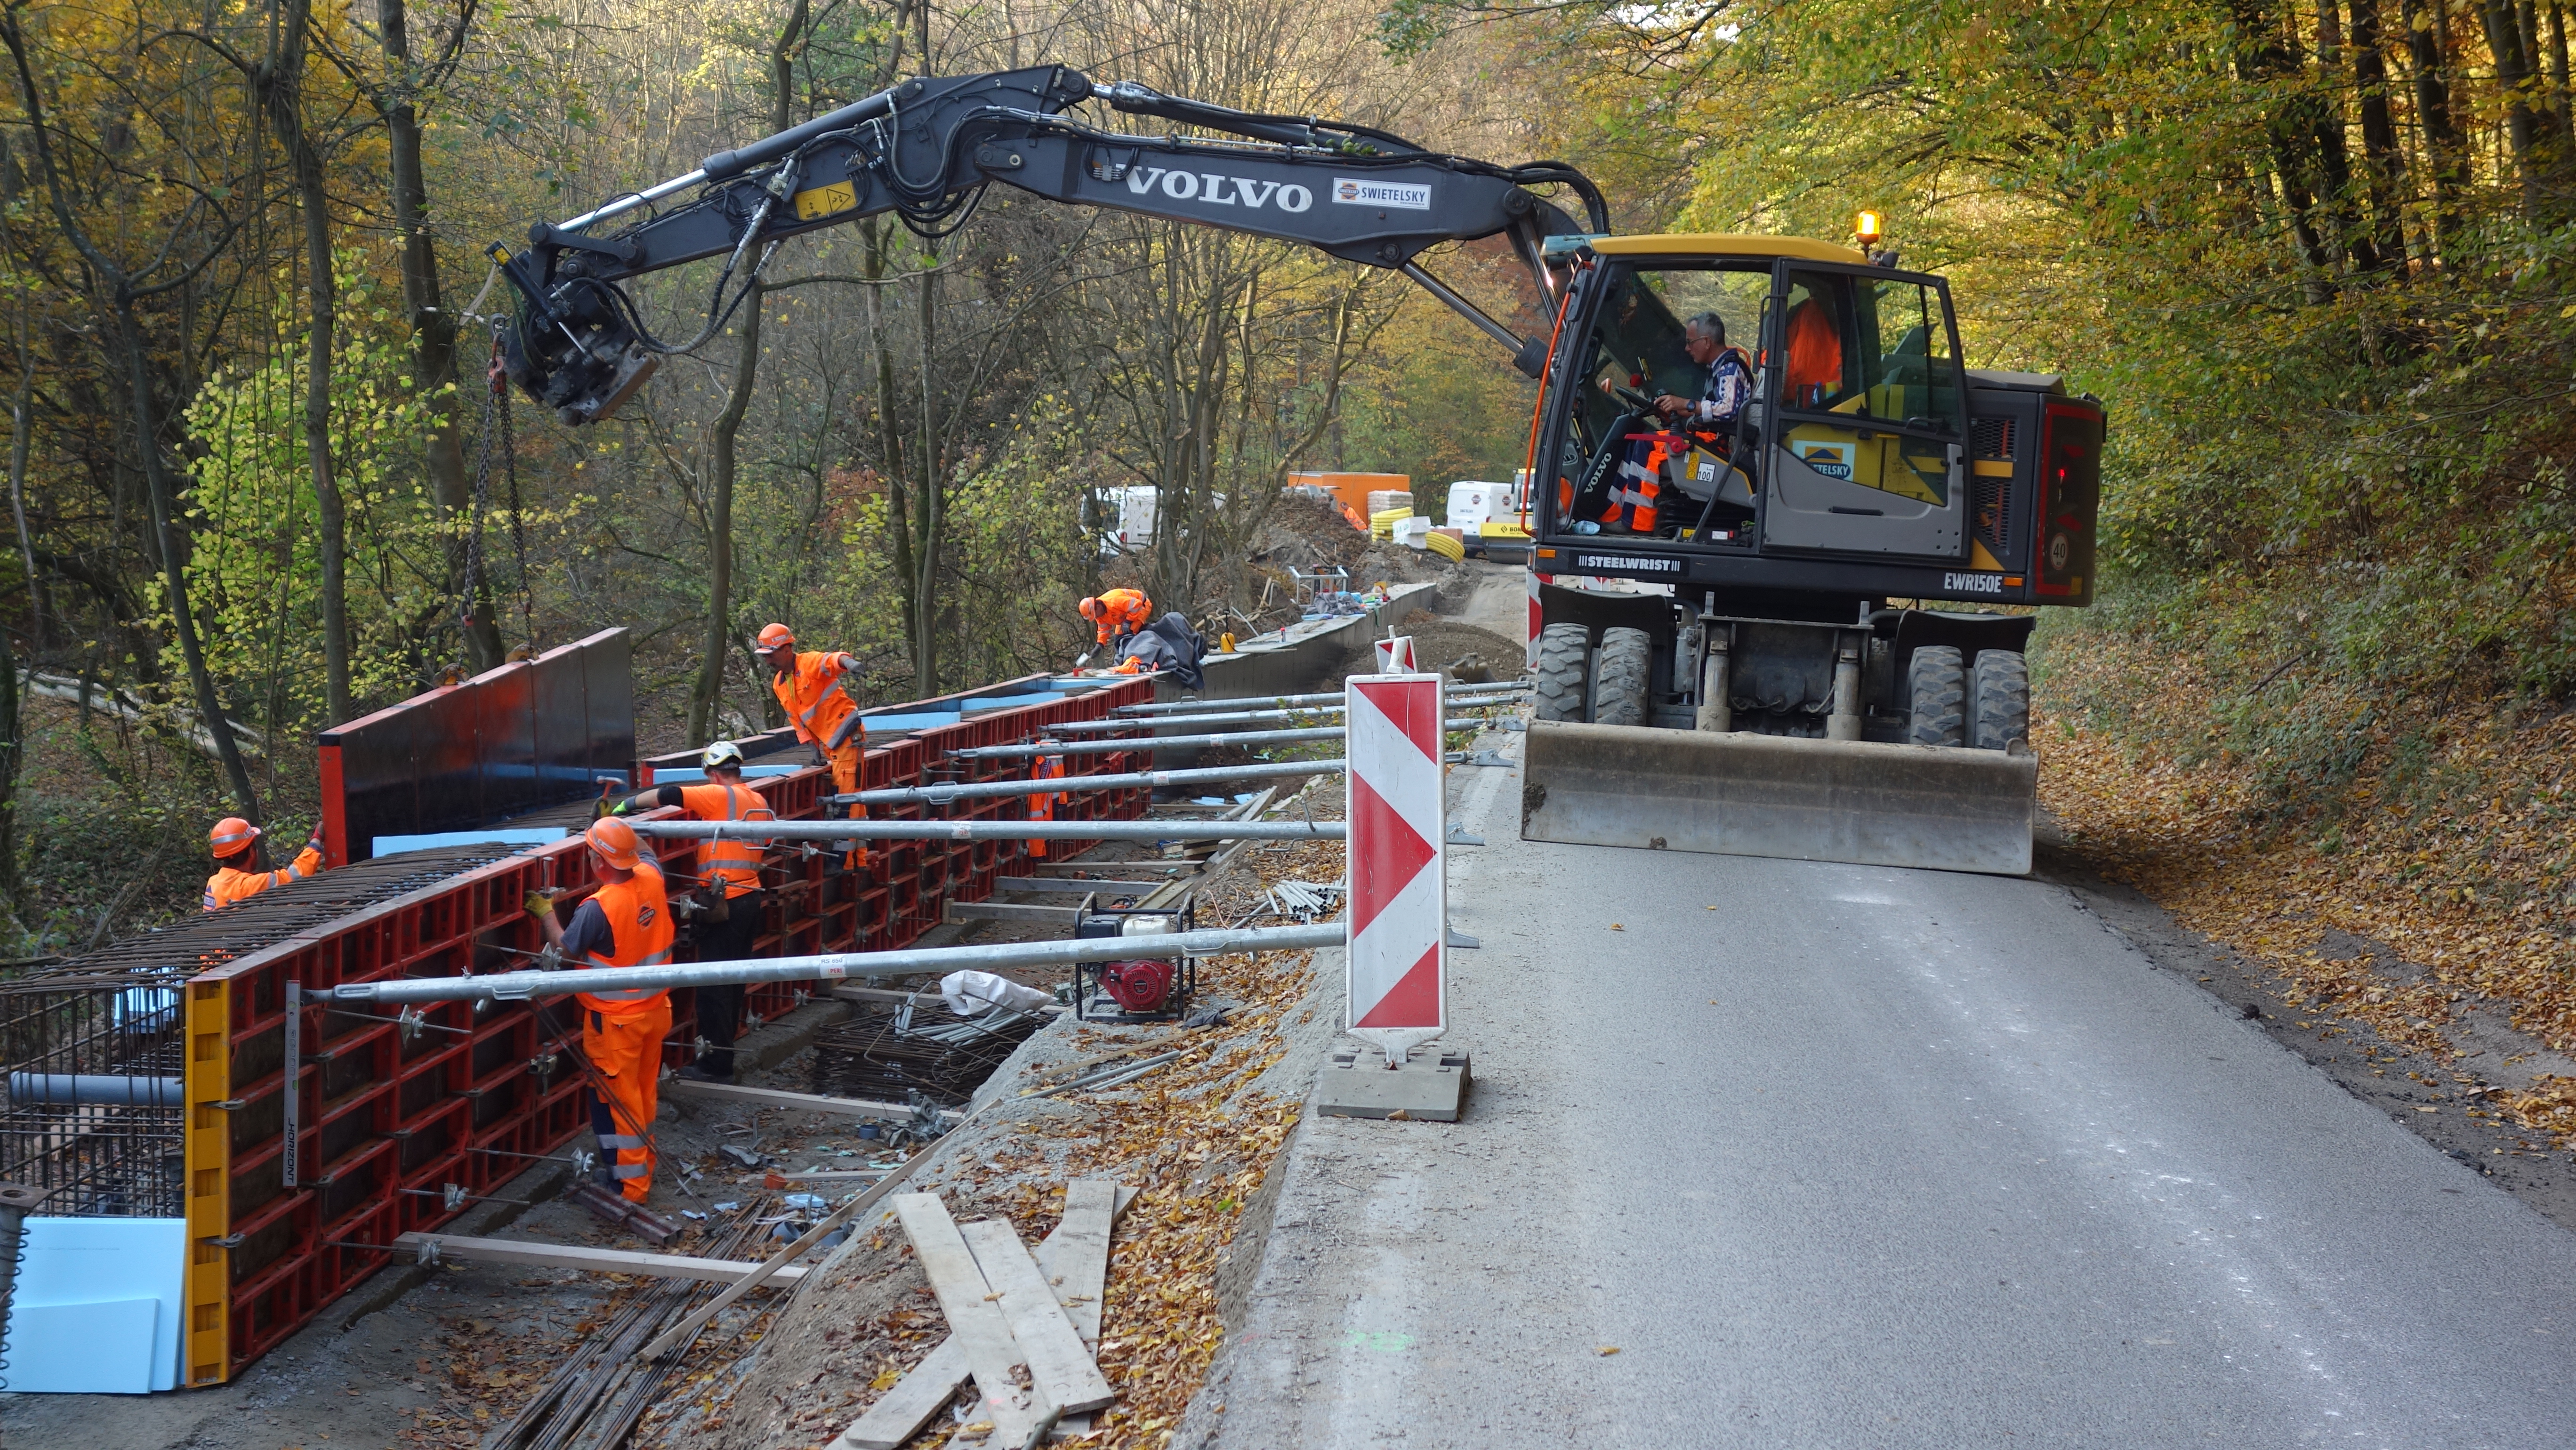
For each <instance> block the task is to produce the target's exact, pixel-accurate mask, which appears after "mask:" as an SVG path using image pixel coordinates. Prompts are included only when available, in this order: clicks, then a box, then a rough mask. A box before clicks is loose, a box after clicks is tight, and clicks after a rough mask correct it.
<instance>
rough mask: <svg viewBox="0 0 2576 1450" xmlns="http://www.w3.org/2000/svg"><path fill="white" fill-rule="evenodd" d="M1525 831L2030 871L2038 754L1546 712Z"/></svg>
mask: <svg viewBox="0 0 2576 1450" xmlns="http://www.w3.org/2000/svg"><path fill="white" fill-rule="evenodd" d="M1528 752H1529V753H1528V757H1527V761H1526V763H1525V764H1524V766H1523V767H1522V775H1521V781H1522V784H1521V838H1522V839H1523V840H1529V841H1566V842H1572V843H1576V844H1581V845H1591V846H1639V847H1645V848H1647V849H1651V850H1667V851H1707V852H1713V853H1716V854H1719V855H1728V856H1775V857H1782V858H1786V859H1788V860H1793V861H1849V862H1853V863H1855V864H1858V865H1864V866H1917V867H1924V868H1928V869H1932V870H1938V871H1983V872H1990V873H1993V874H1996V875H2002V876H2027V875H2029V874H2030V816H2031V803H2032V801H2033V799H2034V797H2035V796H2036V794H2037V791H2038V786H2039V757H2037V756H2035V755H2030V754H2026V753H2022V754H2006V753H2005V752H2003V751H2000V750H1963V749H1944V748H1941V747H1937V746H1930V745H1877V744H1871V743H1868V742H1865V741H1857V740H1802V739H1792V738H1788V737H1783V736H1777V735H1756V734H1751V733H1749V732H1723V733H1708V734H1703V733H1699V732H1695V731H1687V730H1651V729H1643V728H1639V727H1637V726H1631V725H1578V724H1570V723H1566V722H1562V721H1553V720H1533V721H1531V722H1530V726H1529V745H1528Z"/></svg>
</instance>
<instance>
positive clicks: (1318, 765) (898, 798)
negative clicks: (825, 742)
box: [823, 758, 1348, 806]
mask: <svg viewBox="0 0 2576 1450" xmlns="http://www.w3.org/2000/svg"><path fill="white" fill-rule="evenodd" d="M1347 765H1348V762H1347V761H1344V760H1341V759H1338V758H1336V759H1333V760H1290V761H1284V762H1281V763H1279V764H1275V765H1272V764H1263V765H1216V766H1209V767H1207V768H1205V769H1201V770H1136V771H1127V772H1123V773H1121V774H1117V775H1060V776H1054V777H1051V778H1049V779H1046V780H1034V779H1032V780H975V781H957V782H955V783H953V784H949V785H906V786H889V787H886V788H885V789H882V790H862V791H853V792H851V793H850V794H848V795H835V796H825V797H824V798H823V799H824V801H825V803H826V804H829V805H836V806H854V805H866V806H899V805H931V806H944V805H946V804H948V803H949V802H950V801H973V800H991V799H993V798H995V797H998V796H1015V795H1036V794H1048V793H1066V794H1070V793H1072V792H1075V791H1094V790H1134V789H1136V788H1138V787H1140V786H1143V787H1153V786H1166V785H1200V784H1208V783H1214V782H1218V781H1229V780H1269V779H1272V778H1275V777H1280V776H1300V775H1338V774H1340V773H1341V772H1342V770H1343V769H1344V768H1345V767H1346V766H1347Z"/></svg>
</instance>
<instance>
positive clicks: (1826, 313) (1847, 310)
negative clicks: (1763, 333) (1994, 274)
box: [1780, 268, 1960, 437]
mask: <svg viewBox="0 0 2576 1450" xmlns="http://www.w3.org/2000/svg"><path fill="white" fill-rule="evenodd" d="M1785 281H1786V283H1787V297H1786V306H1785V308H1784V309H1783V311H1782V314H1781V328H1780V337H1781V348H1782V350H1783V352H1784V353H1786V357H1785V358H1784V360H1783V363H1782V369H1781V378H1780V382H1781V387H1780V402H1781V406H1782V407H1784V408H1787V409H1791V410H1794V411H1798V412H1809V413H1838V414H1844V415H1847V416H1852V417H1862V418H1871V419H1876V420H1878V421H1881V422H1886V423H1892V424H1895V425H1897V426H1899V427H1904V428H1909V429H1916V430H1920V431H1922V432H1926V433H1936V434H1941V435H1945V436H1951V437H1955V436H1957V434H1958V431H1959V427H1960V421H1959V415H1960V409H1959V403H1960V398H1959V368H1958V361H1957V359H1956V358H1955V357H1954V356H1953V355H1952V353H1951V350H1950V329H1949V325H1948V322H1947V319H1946V317H1945V316H1944V313H1943V310H1942V305H1941V294H1940V292H1939V291H1938V290H1937V289H1935V288H1933V287H1930V286H1927V285H1925V284H1923V283H1921V282H1914V281H1908V280H1904V279H1901V278H1893V277H1869V276H1854V275H1851V274H1849V273H1841V272H1809V271H1803V270H1799V269H1795V268H1793V269H1791V270H1790V271H1789V273H1788V275H1787V277H1786V279H1785Z"/></svg>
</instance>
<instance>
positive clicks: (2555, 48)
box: [2549, 0, 2576, 145]
mask: <svg viewBox="0 0 2576 1450" xmlns="http://www.w3.org/2000/svg"><path fill="white" fill-rule="evenodd" d="M2549 114H2550V116H2551V117H2552V118H2553V119H2554V120H2556V121H2557V123H2558V135H2559V139H2560V144H2561V145H2576V118H2571V117H2570V116H2569V115H2568V103H2567V10H2566V7H2565V6H2563V5H2561V4H2559V0H2549Z"/></svg>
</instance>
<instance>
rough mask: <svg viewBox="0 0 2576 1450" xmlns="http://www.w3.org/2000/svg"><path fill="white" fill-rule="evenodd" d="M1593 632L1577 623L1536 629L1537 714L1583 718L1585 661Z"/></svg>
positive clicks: (1555, 718) (1547, 718) (1575, 720)
mask: <svg viewBox="0 0 2576 1450" xmlns="http://www.w3.org/2000/svg"><path fill="white" fill-rule="evenodd" d="M1591 653H1592V634H1591V631H1589V630H1587V629H1585V628H1584V627H1583V626H1582V625H1579V624H1551V625H1549V626H1548V627H1547V628H1545V629H1543V630H1540V631H1539V633H1538V718H1540V719H1542V720H1571V721H1574V722H1575V723H1577V724H1581V723H1582V722H1583V719H1584V709H1583V706H1584V701H1585V699H1586V695H1587V692H1586V691H1585V690H1584V688H1583V685H1584V680H1583V675H1584V665H1585V664H1586V662H1587V661H1586V656H1588V655H1590V654H1591Z"/></svg>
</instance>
